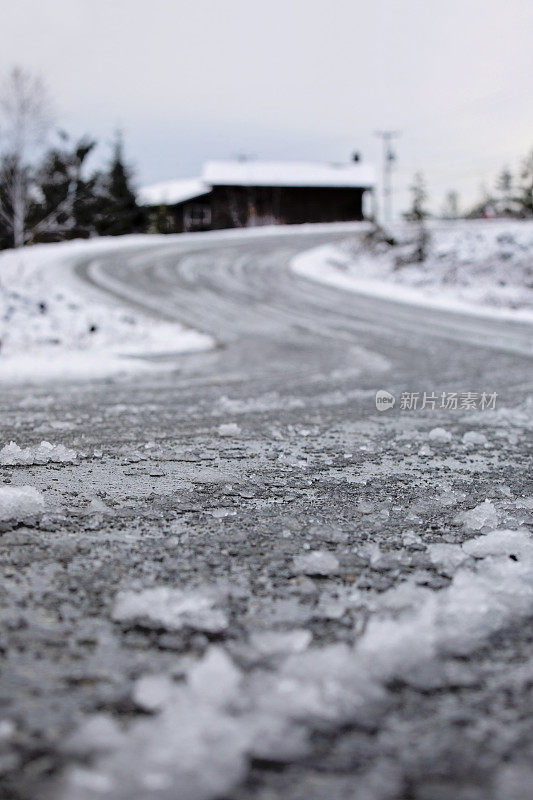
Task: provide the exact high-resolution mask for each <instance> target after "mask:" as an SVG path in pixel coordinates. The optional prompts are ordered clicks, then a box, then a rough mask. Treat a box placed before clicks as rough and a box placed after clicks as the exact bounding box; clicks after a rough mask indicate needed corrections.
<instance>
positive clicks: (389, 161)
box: [374, 131, 400, 223]
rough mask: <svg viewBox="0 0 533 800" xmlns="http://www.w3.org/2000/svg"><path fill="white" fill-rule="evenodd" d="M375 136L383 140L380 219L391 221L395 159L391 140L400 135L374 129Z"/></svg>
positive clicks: (397, 132) (396, 132)
mask: <svg viewBox="0 0 533 800" xmlns="http://www.w3.org/2000/svg"><path fill="white" fill-rule="evenodd" d="M374 135H375V136H379V138H380V139H382V140H383V209H382V221H383V222H384V223H387V222H388V223H390V222H392V178H391V173H392V165H393V163H394V161H396V153H395V152H394V150H393V149H392V145H391V142H392V140H393V139H394V138H395V137H398V136H400V132H399V131H376V132H375V134H374Z"/></svg>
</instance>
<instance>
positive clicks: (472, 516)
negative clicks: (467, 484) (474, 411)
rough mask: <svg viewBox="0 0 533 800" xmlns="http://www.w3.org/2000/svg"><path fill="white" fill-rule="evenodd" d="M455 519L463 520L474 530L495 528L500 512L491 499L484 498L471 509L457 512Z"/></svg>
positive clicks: (465, 524)
mask: <svg viewBox="0 0 533 800" xmlns="http://www.w3.org/2000/svg"><path fill="white" fill-rule="evenodd" d="M455 521H456V522H461V523H462V524H463V525H464V526H465V527H466V528H470V529H471V530H473V531H480V530H481V529H482V528H489V529H490V528H495V527H496V525H497V524H498V514H497V512H496V509H495V507H494V505H493V504H492V503H491V502H490V500H484V501H483V503H479V505H477V506H475V507H474V508H472V509H470V511H463V512H462V513H461V514H457V516H456V517H455Z"/></svg>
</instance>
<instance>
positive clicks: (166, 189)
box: [138, 178, 211, 206]
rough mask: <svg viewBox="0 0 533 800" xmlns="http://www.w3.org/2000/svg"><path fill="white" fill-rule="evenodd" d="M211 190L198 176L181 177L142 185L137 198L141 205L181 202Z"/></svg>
mask: <svg viewBox="0 0 533 800" xmlns="http://www.w3.org/2000/svg"><path fill="white" fill-rule="evenodd" d="M210 191H211V187H210V186H208V185H206V184H205V183H204V181H202V180H201V179H200V178H181V179H179V180H175V181H163V182H162V183H154V184H152V185H151V186H143V188H142V189H141V190H140V191H139V196H138V200H139V202H140V203H141V204H142V205H146V206H159V205H170V206H172V205H174V204H175V203H183V202H185V200H192V199H193V198H195V197H201V196H202V195H203V194H207V193H208V192H210Z"/></svg>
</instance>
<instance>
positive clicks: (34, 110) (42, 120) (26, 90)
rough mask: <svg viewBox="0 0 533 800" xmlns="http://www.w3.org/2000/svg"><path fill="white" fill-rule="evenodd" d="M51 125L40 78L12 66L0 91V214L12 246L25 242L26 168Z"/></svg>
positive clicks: (26, 210)
mask: <svg viewBox="0 0 533 800" xmlns="http://www.w3.org/2000/svg"><path fill="white" fill-rule="evenodd" d="M50 124H51V106H50V101H49V99H48V93H47V91H46V88H45V86H44V84H43V82H42V80H41V79H40V78H39V77H38V76H35V75H32V74H31V73H29V72H27V71H26V70H24V69H21V68H20V67H14V69H12V70H11V72H10V73H9V75H8V78H7V80H6V81H5V83H4V85H3V87H2V89H1V91H0V146H1V151H2V155H3V164H4V170H3V179H4V180H3V186H2V193H1V195H0V217H1V219H2V221H3V223H4V225H5V226H6V227H7V228H8V230H9V231H10V233H11V234H12V237H13V244H14V246H15V247H22V245H23V244H24V242H25V238H26V236H25V227H26V216H27V212H28V207H29V199H30V195H29V191H30V190H29V171H30V166H31V160H32V157H33V156H34V155H35V151H36V149H37V148H38V146H39V145H40V144H42V142H43V141H44V139H45V136H46V133H47V131H48V129H49V127H50Z"/></svg>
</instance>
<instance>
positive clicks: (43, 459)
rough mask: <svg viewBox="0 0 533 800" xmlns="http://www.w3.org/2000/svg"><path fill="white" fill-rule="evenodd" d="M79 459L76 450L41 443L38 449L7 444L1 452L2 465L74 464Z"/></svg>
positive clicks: (0, 460) (13, 443)
mask: <svg viewBox="0 0 533 800" xmlns="http://www.w3.org/2000/svg"><path fill="white" fill-rule="evenodd" d="M77 457H78V454H77V453H76V451H75V450H69V449H68V448H67V447H65V446H64V445H62V444H50V442H41V444H40V445H38V446H37V447H25V448H21V447H19V446H18V444H16V442H10V443H9V444H6V445H5V447H3V448H2V449H1V450H0V464H5V465H7V466H15V465H18V464H21V465H24V466H28V465H30V464H48V463H49V462H50V461H52V462H54V463H58V464H61V463H63V464H64V463H67V462H73V461H75V460H76V458H77Z"/></svg>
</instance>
